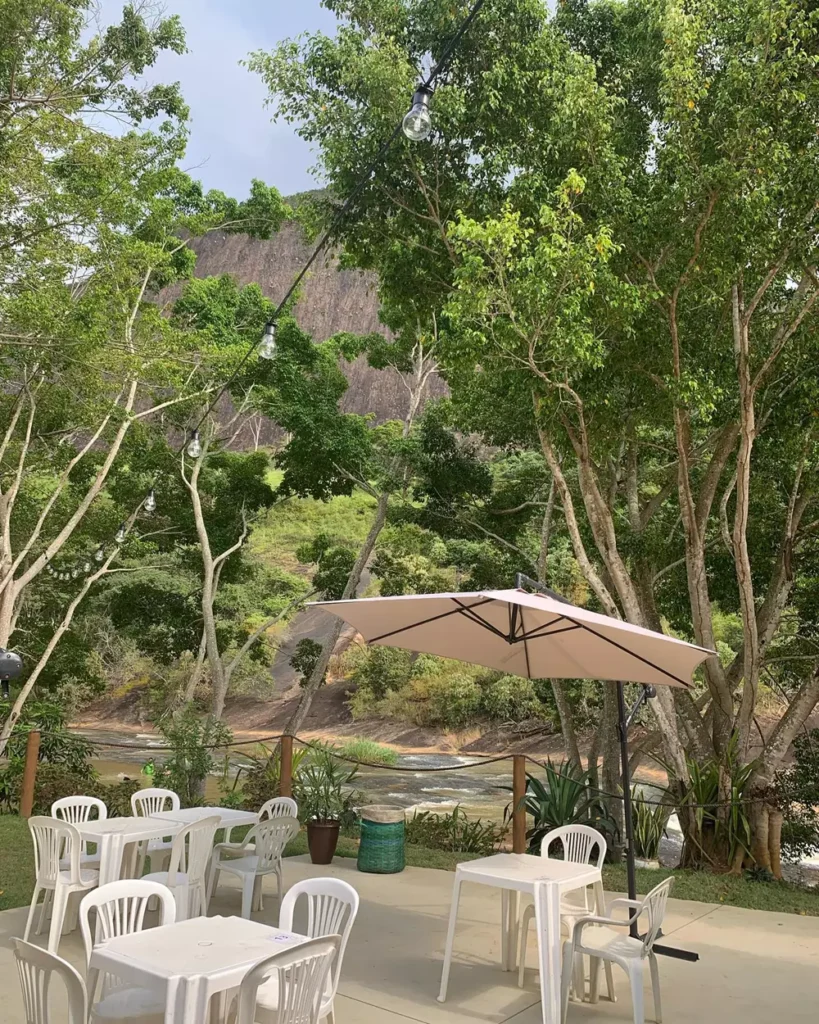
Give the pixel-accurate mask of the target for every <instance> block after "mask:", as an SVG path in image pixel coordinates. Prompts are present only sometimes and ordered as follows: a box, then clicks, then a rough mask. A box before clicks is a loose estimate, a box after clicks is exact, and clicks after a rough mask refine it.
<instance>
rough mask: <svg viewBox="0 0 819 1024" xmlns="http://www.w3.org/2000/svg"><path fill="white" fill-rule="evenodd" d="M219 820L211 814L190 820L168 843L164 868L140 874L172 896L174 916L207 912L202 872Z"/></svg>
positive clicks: (191, 915)
mask: <svg viewBox="0 0 819 1024" xmlns="http://www.w3.org/2000/svg"><path fill="white" fill-rule="evenodd" d="M219 828H221V820H220V819H219V818H217V817H216V815H213V817H210V818H202V819H201V820H199V821H192V822H191V823H190V825H186V826H185V827H184V828H183V829H182V830H181V831H180V832H178V833H177V834H176V835H175V836H174V839H173V843H172V844H171V860H170V864H169V865H168V870H167V871H152V872H151V873H150V874H149V875H145V876H143V880H144V881H147V882H160V883H161V884H162V885H167V887H168V888H169V889H170V890H171V891H172V892H173V894H174V898H175V899H176V920H177V921H185V920H186V919H187V918H189V917H200V916H202V915H204V914H206V913H207V909H208V894H207V885H206V881H205V879H206V875H207V870H208V862H209V860H210V855H211V852H212V851H213V840H214V837H215V835H216V832H217V830H218V829H219Z"/></svg>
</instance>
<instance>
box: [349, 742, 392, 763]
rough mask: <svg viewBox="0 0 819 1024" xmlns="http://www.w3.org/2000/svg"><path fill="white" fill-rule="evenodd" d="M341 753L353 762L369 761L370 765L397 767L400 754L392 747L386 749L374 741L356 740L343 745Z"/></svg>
mask: <svg viewBox="0 0 819 1024" xmlns="http://www.w3.org/2000/svg"><path fill="white" fill-rule="evenodd" d="M339 753H340V754H343V755H344V757H349V758H350V759H351V760H353V761H367V762H369V763H370V764H384V765H389V766H392V765H396V764H398V754H396V752H395V751H394V750H393V749H392V747H385V746H383V745H382V744H381V743H376V742H374V741H373V740H366V739H355V740H348V741H347V742H346V743H342V744H341V746H340V749H339Z"/></svg>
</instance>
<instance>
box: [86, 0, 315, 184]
mask: <svg viewBox="0 0 819 1024" xmlns="http://www.w3.org/2000/svg"><path fill="white" fill-rule="evenodd" d="M122 6H123V0H102V3H101V14H102V21H103V23H104V24H110V23H111V22H113V21H114V20H116V18H117V17H118V14H119V12H120V11H121V9H122ZM165 13H166V14H168V15H171V14H178V15H179V16H180V18H181V20H182V24H183V25H184V27H185V32H186V36H187V44H188V50H189V52H188V53H186V54H184V55H182V56H177V55H176V54H164V55H163V56H162V57H161V58H160V60H159V61H158V62H157V65H156V67H155V68H154V69H153V70H152V72H151V78H155V80H156V81H164V82H173V81H178V82H180V83H181V87H182V92H183V95H184V97H185V100H186V102H187V103H188V104H189V106H190V108H191V136H190V143H189V146H188V152H187V156H186V159H185V161H184V167H185V169H186V170H187V171H189V172H190V173H191V174H192V176H194V177H196V178H199V179H201V181H202V182H203V184H204V185H205V187H206V188H219V189H222V191H224V192H226V193H228V194H229V195H233V196H236V197H237V198H240V199H241V198H243V197H244V196H245V195H246V193H247V190H248V187H249V184H250V180H251V178H261V179H262V181H264V182H266V183H267V184H270V185H275V186H276V187H277V188H279V189H281V191H282V192H283V193H284V194H285V195H288V194H291V193H293V192H298V191H301V190H303V189H306V188H311V187H314V186H315V184H316V183H315V180H314V179H313V178H312V177H311V175H310V174H309V170H308V169H309V168H310V167H311V166H312V165H313V163H314V162H315V161H314V157H313V154H312V153H311V152H310V150H309V148H308V146H307V145H306V144H305V143H304V142H302V140H301V139H299V138H298V137H297V136H296V134H295V132H294V130H293V128H292V127H291V126H290V125H286V124H273V123H271V120H270V111H269V110H268V109H267V108H265V106H264V100H265V98H266V95H267V94H266V89H265V87H264V86H263V84H262V83H261V81H260V79H259V78H258V77H257V76H256V75H252V74H250V72H248V71H247V70H246V69H245V68H244V67H241V66H240V65H239V62H240V61H241V60H243V59H244V58H245V57H247V55H248V53H250V52H251V51H252V50H257V49H262V48H266V47H271V48H272V46H274V45H275V43H276V42H277V41H278V39H281V38H285V37H287V36H289V35H293V34H296V33H298V32H300V31H303V30H305V29H310V28H314V27H318V26H319V25H321V26H323V27H325V28H327V27H329V28H331V27H332V22H331V20H330V19H329V17H328V16H327V15H326V12H322V11H321V10H320V9H319V0H302V3H301V4H300V5H293V6H292V7H290V5H289V2H288V0H266V2H264V3H259V2H258V0H232V2H231V0H167V2H166V4H165Z"/></svg>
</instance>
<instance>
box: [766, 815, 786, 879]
mask: <svg viewBox="0 0 819 1024" xmlns="http://www.w3.org/2000/svg"><path fill="white" fill-rule="evenodd" d="M782 818H783V814H782V811H780V810H779V809H778V808H773V809H772V810H771V812H770V814H769V816H768V854H769V856H770V861H771V871H772V872H773V876H774V878H776V879H779V880H781V879H782Z"/></svg>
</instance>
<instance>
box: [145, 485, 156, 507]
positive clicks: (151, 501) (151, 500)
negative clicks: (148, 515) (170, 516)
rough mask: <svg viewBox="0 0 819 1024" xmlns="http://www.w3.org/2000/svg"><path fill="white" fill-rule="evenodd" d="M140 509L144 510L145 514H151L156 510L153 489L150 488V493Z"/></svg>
mask: <svg viewBox="0 0 819 1024" xmlns="http://www.w3.org/2000/svg"><path fill="white" fill-rule="evenodd" d="M142 507H143V508H144V509H145V511H146V512H153V511H154V510H155V509H156V495H155V494H154V489H153V487H152V488H151V490H150V493H149V494H148V497H147V498H146V499H145V502H144V504H143V506H142Z"/></svg>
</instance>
